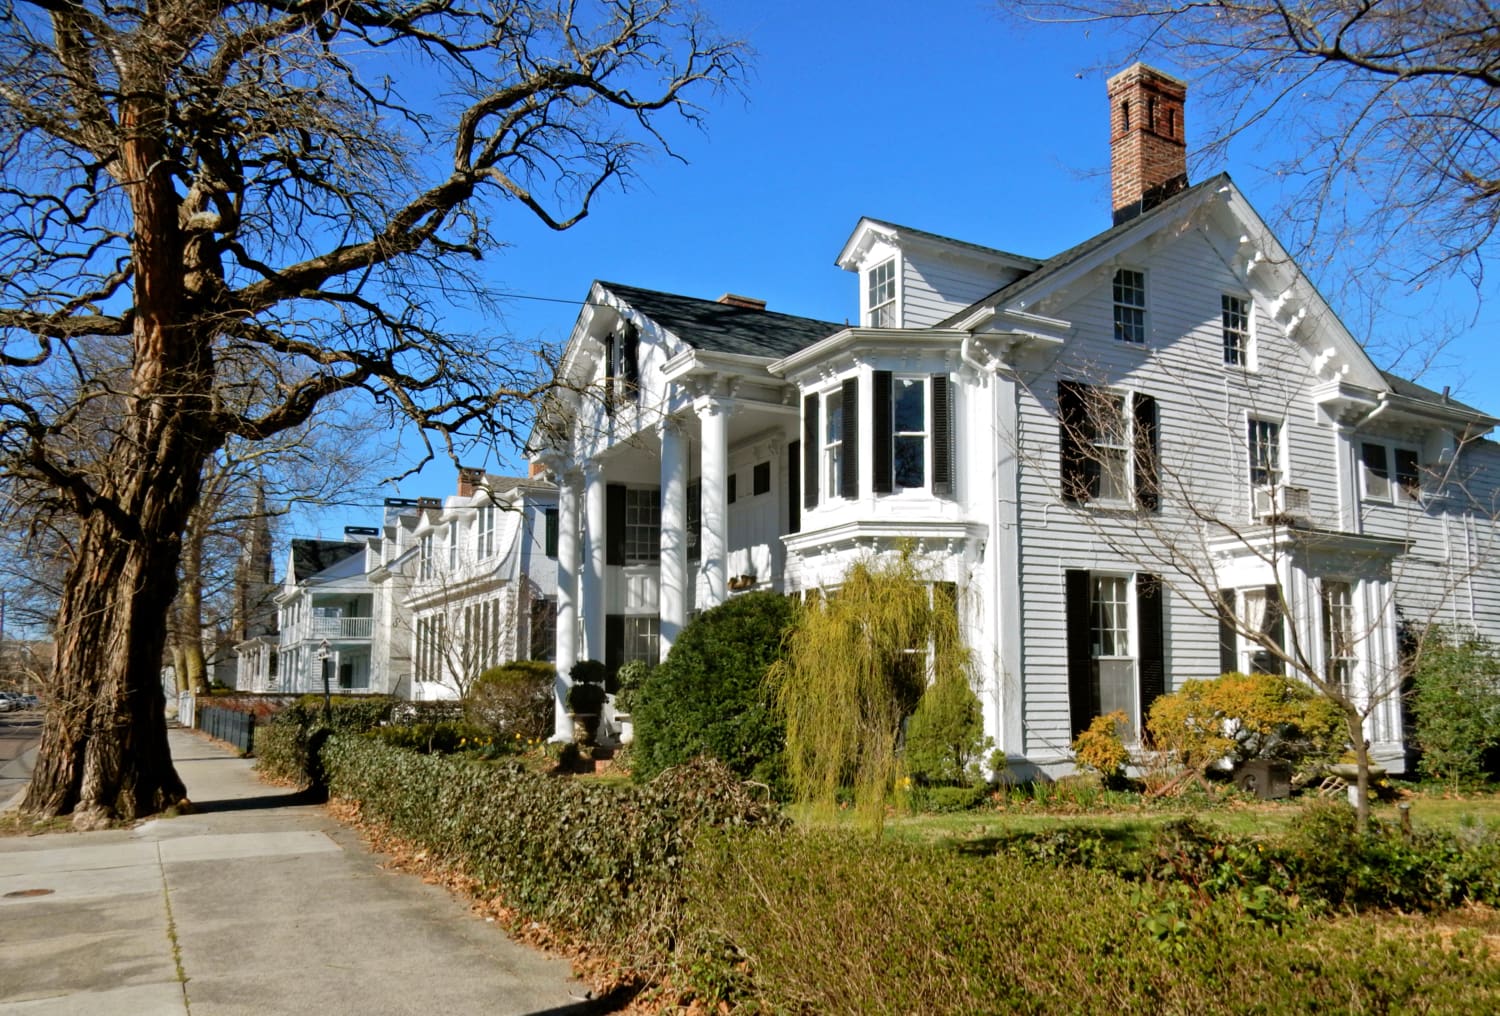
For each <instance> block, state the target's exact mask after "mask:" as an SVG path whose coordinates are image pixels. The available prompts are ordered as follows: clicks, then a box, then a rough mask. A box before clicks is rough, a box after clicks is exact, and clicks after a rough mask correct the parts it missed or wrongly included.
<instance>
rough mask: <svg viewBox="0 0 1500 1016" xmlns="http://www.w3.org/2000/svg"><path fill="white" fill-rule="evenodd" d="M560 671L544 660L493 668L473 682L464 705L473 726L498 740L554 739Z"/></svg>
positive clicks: (517, 662) (518, 662)
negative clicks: (558, 672) (551, 737)
mask: <svg viewBox="0 0 1500 1016" xmlns="http://www.w3.org/2000/svg"><path fill="white" fill-rule="evenodd" d="M556 685H557V668H556V667H554V666H553V665H552V664H550V663H548V662H546V661H545V660H514V661H512V662H510V663H504V664H501V665H500V666H498V667H491V668H490V669H489V670H486V671H485V672H484V673H482V674H480V675H479V677H478V678H477V679H476V680H475V681H474V686H473V687H472V688H470V689H469V699H468V701H467V702H466V703H465V707H464V708H465V713H466V715H467V717H468V720H469V722H470V723H472V724H474V725H476V726H478V727H482V728H484V729H485V730H488V731H489V732H490V733H491V734H492V735H494V736H495V737H497V738H503V739H509V740H514V739H515V738H516V737H517V735H519V736H520V739H521V740H532V739H536V738H546V737H548V736H550V735H551V733H552V727H553V719H554V711H555V704H554V703H555V696H556Z"/></svg>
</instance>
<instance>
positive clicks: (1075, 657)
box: [1064, 568, 1095, 737]
mask: <svg viewBox="0 0 1500 1016" xmlns="http://www.w3.org/2000/svg"><path fill="white" fill-rule="evenodd" d="M1066 580H1067V582H1066V585H1065V587H1064V589H1065V594H1066V607H1067V614H1068V622H1067V623H1068V712H1069V714H1070V718H1071V730H1072V735H1071V736H1072V737H1077V736H1078V735H1079V734H1081V733H1083V732H1084V731H1085V730H1087V729H1088V727H1089V722H1090V721H1091V720H1093V718H1094V712H1095V709H1094V653H1093V649H1092V647H1091V645H1090V640H1091V638H1092V635H1093V625H1092V617H1091V608H1092V606H1093V599H1092V595H1091V592H1090V589H1089V573H1088V572H1087V571H1084V570H1082V569H1076V568H1069V569H1068V571H1067V573H1066Z"/></svg>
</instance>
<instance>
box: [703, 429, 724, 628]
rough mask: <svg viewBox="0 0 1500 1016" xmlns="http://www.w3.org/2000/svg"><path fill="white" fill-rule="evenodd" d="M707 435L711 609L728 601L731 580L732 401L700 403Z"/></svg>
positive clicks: (706, 557) (706, 560)
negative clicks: (730, 484) (730, 402)
mask: <svg viewBox="0 0 1500 1016" xmlns="http://www.w3.org/2000/svg"><path fill="white" fill-rule="evenodd" d="M696 408H697V410H698V420H699V422H700V424H701V427H702V434H703V478H702V491H703V536H702V539H701V544H702V549H703V560H702V568H703V577H704V579H705V581H706V585H707V587H708V588H707V590H706V592H707V595H706V596H705V598H704V600H705V602H704V603H702V604H701V605H700V606H701V607H702V608H703V609H704V610H707V609H708V608H710V607H716V606H718V605H719V604H721V603H723V602H724V599H725V597H727V596H728V595H729V593H728V588H729V587H728V582H729V560H728V559H729V549H728V548H729V532H728V529H729V501H728V498H729V480H728V477H729V404H728V403H727V402H725V401H724V400H722V399H705V400H702V401H700V402H699V403H698V405H697V407H696Z"/></svg>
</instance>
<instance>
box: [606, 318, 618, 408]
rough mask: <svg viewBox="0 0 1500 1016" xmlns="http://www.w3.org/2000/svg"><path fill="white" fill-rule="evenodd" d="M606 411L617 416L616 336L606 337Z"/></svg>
mask: <svg viewBox="0 0 1500 1016" xmlns="http://www.w3.org/2000/svg"><path fill="white" fill-rule="evenodd" d="M604 411H605V412H606V413H608V414H609V415H610V416H614V415H615V336H614V333H613V332H611V333H610V334H608V335H606V336H605V337H604Z"/></svg>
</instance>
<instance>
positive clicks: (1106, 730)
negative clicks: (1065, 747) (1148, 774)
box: [1073, 709, 1130, 780]
mask: <svg viewBox="0 0 1500 1016" xmlns="http://www.w3.org/2000/svg"><path fill="white" fill-rule="evenodd" d="M1125 722H1126V719H1125V714H1124V713H1122V712H1120V711H1119V710H1118V709H1117V710H1115V711H1114V712H1112V713H1110V714H1109V715H1107V716H1095V717H1094V719H1093V722H1092V723H1090V724H1089V729H1087V730H1085V731H1084V732H1083V733H1081V734H1079V735H1078V737H1077V738H1076V739H1075V740H1074V741H1073V758H1074V760H1075V761H1077V763H1078V764H1079V765H1080V766H1082V767H1083V768H1085V769H1092V770H1094V772H1096V773H1098V774H1099V775H1100V776H1103V777H1104V778H1105V779H1107V780H1108V779H1114V778H1115V777H1118V776H1119V775H1120V774H1121V773H1123V772H1124V771H1125V767H1126V766H1127V765H1128V764H1129V763H1130V751H1129V750H1128V749H1127V748H1126V747H1125V744H1124V742H1123V741H1121V740H1120V727H1121V725H1122V724H1124V723H1125Z"/></svg>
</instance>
